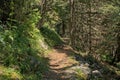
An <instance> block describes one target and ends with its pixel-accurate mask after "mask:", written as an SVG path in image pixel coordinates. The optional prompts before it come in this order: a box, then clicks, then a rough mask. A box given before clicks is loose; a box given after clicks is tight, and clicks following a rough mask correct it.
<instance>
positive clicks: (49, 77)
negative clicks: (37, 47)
mask: <svg viewBox="0 0 120 80" xmlns="http://www.w3.org/2000/svg"><path fill="white" fill-rule="evenodd" d="M73 53H74V52H73V51H72V49H71V48H70V47H68V46H65V47H63V48H60V47H59V46H58V47H56V48H55V49H53V51H52V52H51V53H49V54H48V56H47V57H48V58H49V59H50V62H49V65H50V71H49V72H47V73H46V75H45V78H44V80H74V71H73V70H71V69H70V68H71V67H73V66H76V65H77V61H76V60H75V59H74V57H73V56H72V54H73Z"/></svg>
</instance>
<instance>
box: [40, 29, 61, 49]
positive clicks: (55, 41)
mask: <svg viewBox="0 0 120 80" xmlns="http://www.w3.org/2000/svg"><path fill="white" fill-rule="evenodd" d="M40 32H41V34H42V35H43V36H44V38H45V42H46V43H47V44H48V45H49V46H50V47H53V46H56V45H61V44H63V41H62V40H61V38H60V36H59V35H58V34H57V33H56V32H55V31H54V30H52V29H50V28H48V27H42V28H41V29H40Z"/></svg>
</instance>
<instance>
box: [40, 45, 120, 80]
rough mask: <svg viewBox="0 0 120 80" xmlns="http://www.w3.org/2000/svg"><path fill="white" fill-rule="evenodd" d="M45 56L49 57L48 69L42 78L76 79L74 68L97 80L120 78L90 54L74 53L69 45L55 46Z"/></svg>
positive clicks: (56, 79)
mask: <svg viewBox="0 0 120 80" xmlns="http://www.w3.org/2000/svg"><path fill="white" fill-rule="evenodd" d="M46 57H47V58H48V59H49V67H50V69H49V71H48V72H46V73H45V75H44V78H43V79H42V80H78V79H76V73H77V72H76V70H80V71H82V74H84V75H87V78H88V80H96V78H97V79H98V80H114V79H115V80H120V76H118V75H116V73H115V72H113V71H111V70H110V69H109V68H108V67H107V65H106V64H105V65H102V64H99V62H96V60H95V61H94V60H93V59H92V58H91V57H90V56H87V57H86V58H85V57H82V56H80V55H79V54H75V52H74V51H73V50H72V48H71V47H69V46H64V47H62V48H61V47H59V46H57V47H56V48H54V49H53V50H52V51H51V52H50V53H49V54H48V55H47V56H46ZM89 59H92V63H91V62H89ZM90 61H91V60H90ZM106 72H107V73H106ZM83 77H84V76H83ZM91 78H93V79H91ZM94 78H95V79H94ZM80 80H86V79H80Z"/></svg>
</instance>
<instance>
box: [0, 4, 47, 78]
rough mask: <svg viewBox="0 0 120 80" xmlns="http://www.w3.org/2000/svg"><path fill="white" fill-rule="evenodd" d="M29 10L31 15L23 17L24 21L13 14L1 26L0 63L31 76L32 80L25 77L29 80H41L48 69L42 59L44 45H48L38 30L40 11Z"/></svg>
mask: <svg viewBox="0 0 120 80" xmlns="http://www.w3.org/2000/svg"><path fill="white" fill-rule="evenodd" d="M16 5H17V4H16ZM11 6H12V5H11ZM18 9H19V8H18ZM20 9H21V8H20ZM29 10H30V12H29V14H27V15H26V16H24V15H23V17H22V18H24V20H23V19H21V20H19V19H18V18H15V17H13V14H14V13H15V12H13V14H12V13H11V14H12V15H11V18H9V21H6V24H4V25H3V24H2V23H1V24H0V62H1V63H2V64H3V65H5V66H9V67H11V68H15V69H16V70H18V71H19V72H20V73H22V74H24V75H26V74H29V75H28V76H29V77H31V78H32V79H31V78H29V77H26V76H25V77H24V78H29V79H28V80H30V79H31V80H34V78H35V80H38V79H36V77H37V78H38V77H39V79H40V78H41V76H42V73H43V72H44V71H46V70H47V68H48V67H47V61H46V62H44V58H42V57H43V54H44V53H45V51H46V49H45V47H44V46H43V45H46V44H45V43H44V38H43V36H42V35H41V33H40V32H39V30H38V29H37V28H36V24H37V23H38V21H39V19H40V14H39V11H38V9H29ZM22 14H23V13H22ZM22 14H21V15H22ZM22 20H23V21H22ZM41 44H43V45H41ZM31 56H32V57H31ZM32 58H33V63H32V62H31V61H32ZM43 66H44V67H43ZM31 70H32V71H31ZM30 73H34V74H32V75H31V74H30ZM24 75H23V76H24ZM5 77H6V76H3V79H6V78H5ZM8 78H9V77H8ZM8 80H9V79H8ZM25 80H27V79H25Z"/></svg>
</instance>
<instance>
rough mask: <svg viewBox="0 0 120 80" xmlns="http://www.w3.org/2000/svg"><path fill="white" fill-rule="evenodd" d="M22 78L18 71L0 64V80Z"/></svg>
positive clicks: (19, 79)
mask: <svg viewBox="0 0 120 80" xmlns="http://www.w3.org/2000/svg"><path fill="white" fill-rule="evenodd" d="M22 78H23V77H22V75H21V74H20V72H18V71H16V70H14V69H12V68H8V67H4V66H0V80H14V79H18V80H22Z"/></svg>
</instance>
